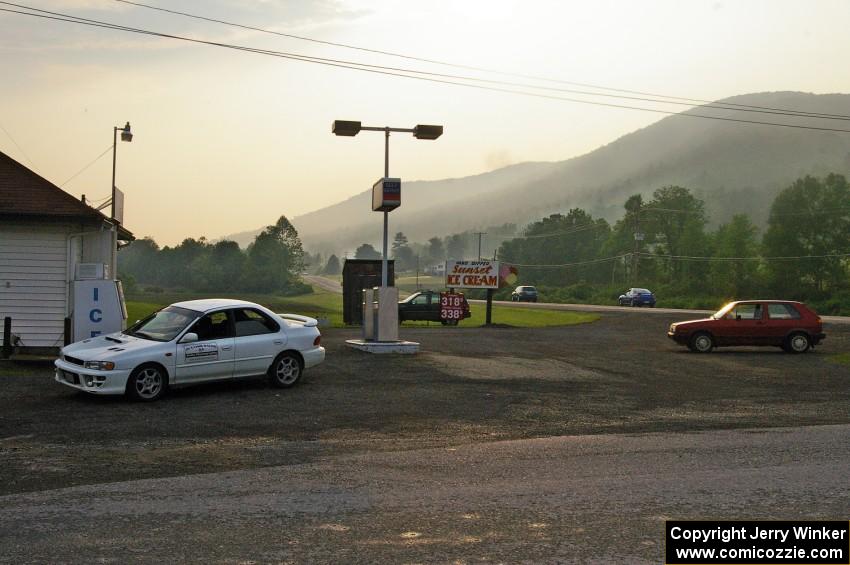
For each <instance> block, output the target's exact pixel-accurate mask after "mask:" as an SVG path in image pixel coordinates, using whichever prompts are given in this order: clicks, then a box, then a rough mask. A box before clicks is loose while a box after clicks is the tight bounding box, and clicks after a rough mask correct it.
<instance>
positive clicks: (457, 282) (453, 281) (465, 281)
mask: <svg viewBox="0 0 850 565" xmlns="http://www.w3.org/2000/svg"><path fill="white" fill-rule="evenodd" d="M446 287H447V288H499V262H498V261H446Z"/></svg>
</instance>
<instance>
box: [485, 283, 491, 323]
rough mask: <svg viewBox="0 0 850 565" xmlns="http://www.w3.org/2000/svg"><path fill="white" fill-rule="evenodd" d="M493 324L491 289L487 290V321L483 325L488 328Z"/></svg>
mask: <svg viewBox="0 0 850 565" xmlns="http://www.w3.org/2000/svg"><path fill="white" fill-rule="evenodd" d="M492 324H493V289H492V288H488V289H487V319H486V322H485V325H487V326H490V325H492Z"/></svg>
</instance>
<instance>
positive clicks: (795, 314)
mask: <svg viewBox="0 0 850 565" xmlns="http://www.w3.org/2000/svg"><path fill="white" fill-rule="evenodd" d="M767 315H768V316H769V317H770V319H772V320H799V319H800V318H802V315H801V314H800V311H799V310H797V309H796V308H794V306H792V305H791V304H768V305H767Z"/></svg>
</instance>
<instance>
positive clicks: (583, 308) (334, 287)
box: [304, 275, 850, 324]
mask: <svg viewBox="0 0 850 565" xmlns="http://www.w3.org/2000/svg"><path fill="white" fill-rule="evenodd" d="M304 280H305V281H307V282H308V283H310V284H315V285H316V286H318V287H319V288H321V289H323V290H327V291H329V292H336V293H339V294H342V285H340V283H338V282H337V281H335V280H332V279H327V278H325V277H320V276H314V275H305V276H304ZM470 302H472V303H473V304H486V301H484V300H470ZM493 304H499V305H502V306H517V307H521V308H541V309H544V310H574V311H579V312H632V313H644V314H682V315H688V316H707V315H709V314H712V313H713V312H714V311H713V310H688V309H684V308H632V307H630V306H606V305H598V304H558V303H555V302H511V301H509V300H494V301H493ZM822 318H823V321H824V322H828V323H831V324H850V317H847V316H822Z"/></svg>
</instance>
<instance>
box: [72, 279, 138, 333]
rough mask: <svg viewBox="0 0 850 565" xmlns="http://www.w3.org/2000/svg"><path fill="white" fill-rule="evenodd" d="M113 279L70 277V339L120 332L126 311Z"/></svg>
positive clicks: (122, 297) (119, 291)
mask: <svg viewBox="0 0 850 565" xmlns="http://www.w3.org/2000/svg"><path fill="white" fill-rule="evenodd" d="M123 299H124V296H123V295H122V293H121V290H120V288H119V286H118V285H117V284H116V281H110V280H88V281H74V341H80V340H83V339H88V338H91V337H97V336H99V335H105V334H110V333H113V332H120V331H121V330H122V329H123V326H124V320H125V319H126V316H127V314H126V313H125V310H124V305H123V303H122V302H123Z"/></svg>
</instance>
